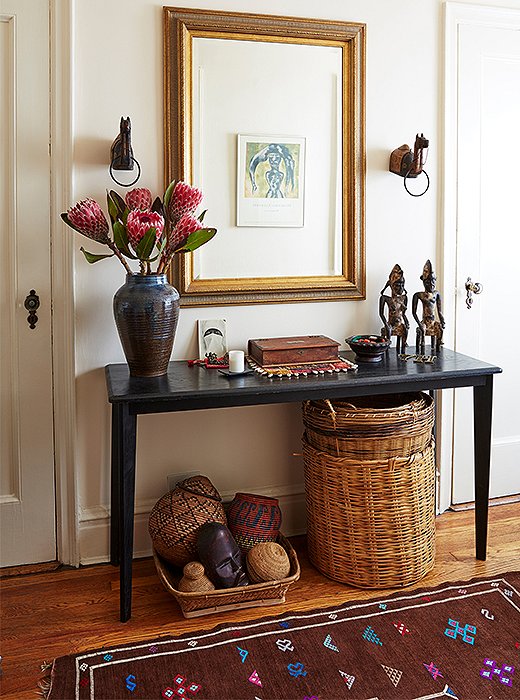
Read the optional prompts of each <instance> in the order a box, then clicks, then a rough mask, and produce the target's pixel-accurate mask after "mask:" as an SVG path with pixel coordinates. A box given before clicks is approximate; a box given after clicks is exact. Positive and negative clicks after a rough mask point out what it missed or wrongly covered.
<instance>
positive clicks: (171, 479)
mask: <svg viewBox="0 0 520 700" xmlns="http://www.w3.org/2000/svg"><path fill="white" fill-rule="evenodd" d="M199 474H200V472H184V474H168V476H167V477H166V483H167V485H168V491H173V489H174V488H175V487H176V486H177V484H178V483H179V481H184V479H189V478H190V476H198V475H199Z"/></svg>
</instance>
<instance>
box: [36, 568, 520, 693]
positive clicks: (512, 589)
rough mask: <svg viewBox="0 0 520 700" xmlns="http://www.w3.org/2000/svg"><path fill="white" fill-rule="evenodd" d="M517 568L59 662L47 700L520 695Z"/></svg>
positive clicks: (65, 658) (519, 575)
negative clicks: (502, 573)
mask: <svg viewBox="0 0 520 700" xmlns="http://www.w3.org/2000/svg"><path fill="white" fill-rule="evenodd" d="M519 588H520V572H516V573H510V574H505V575H499V576H497V577H496V578H487V579H479V580H473V581H470V582H465V583H453V584H444V585H441V586H439V587H437V588H433V589H431V590H429V589H421V590H418V591H411V592H408V593H407V592H404V591H402V592H400V593H398V594H394V595H392V596H387V597H381V598H379V599H377V600H371V601H368V602H355V603H344V604H342V605H338V606H337V607H334V608H328V609H326V610H319V611H318V610H314V611H310V612H306V613H286V614H284V615H279V616H278V617H269V618H263V619H259V620H254V621H251V622H244V623H240V624H226V625H220V626H219V627H215V628H214V629H213V630H210V631H204V632H200V633H197V632H193V633H190V634H187V635H183V636H180V637H175V638H169V639H165V638H162V639H158V640H156V641H147V642H143V643H140V644H132V645H128V646H120V647H114V648H106V649H102V650H100V651H92V652H85V653H81V654H77V655H75V656H64V657H61V658H58V659H56V660H55V662H54V664H53V669H52V684H51V688H50V692H49V695H48V697H49V698H50V699H51V700H57V699H60V700H62V699H67V700H70V699H76V700H83V699H87V698H88V699H89V700H90V699H94V700H101V699H102V698H104V699H106V700H115V699H116V698H125V699H126V698H131V699H132V700H134V699H135V700H137V699H138V698H146V699H149V698H159V699H160V698H166V699H167V700H178V699H179V698H185V699H186V698H187V699H189V700H209V699H210V698H215V699H217V698H218V700H232V699H233V698H238V699H240V700H273V699H276V700H293V699H294V700H330V699H334V700H336V699H341V700H345V699H346V700H361V699H363V700H368V699H371V700H391V699H396V700H397V699H399V700H408V699H410V700H411V699H414V700H430V698H451V699H452V700H455V699H456V698H458V700H478V699H479V698H482V699H485V700H488V699H489V698H509V700H513V698H520V674H518V675H517V676H516V677H515V667H518V666H520V594H519Z"/></svg>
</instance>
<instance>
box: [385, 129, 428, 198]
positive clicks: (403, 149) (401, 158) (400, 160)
mask: <svg viewBox="0 0 520 700" xmlns="http://www.w3.org/2000/svg"><path fill="white" fill-rule="evenodd" d="M428 146H429V141H428V139H427V138H425V136H424V134H421V135H419V134H417V135H416V137H415V144H414V149H413V153H412V150H411V148H410V146H408V144H406V143H405V144H403V145H402V146H399V148H396V149H395V151H392V153H391V154H390V168H389V169H390V172H391V173H395V175H399V176H400V177H402V178H404V180H403V184H404V188H405V190H406V191H407V192H408V194H409V195H410V196H411V197H422V196H423V194H426V192H427V191H428V189H429V187H430V178H429V177H428V173H427V172H426V170H424V169H423V166H424V163H425V162H426V157H425V155H424V151H425V150H427V149H428ZM421 174H422V175H424V176H425V177H426V189H425V190H424V191H423V192H419V193H418V194H414V193H413V192H410V190H409V189H408V186H407V184H406V181H407V180H408V178H416V177H419V175H421Z"/></svg>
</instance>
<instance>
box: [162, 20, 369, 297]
mask: <svg viewBox="0 0 520 700" xmlns="http://www.w3.org/2000/svg"><path fill="white" fill-rule="evenodd" d="M163 18H164V76H165V96H164V128H165V156H164V162H165V181H166V183H168V182H170V181H171V180H173V179H176V180H184V181H185V182H191V177H192V99H193V94H192V79H191V75H192V42H193V39H194V38H196V37H205V38H218V39H234V40H243V41H269V42H281V43H293V44H294V43H298V44H310V45H319V46H334V47H339V48H340V49H341V51H342V65H343V71H342V78H343V80H342V98H343V105H344V107H343V120H342V128H341V131H342V141H343V158H342V163H343V173H342V174H343V193H342V199H343V201H342V213H343V219H342V220H343V242H342V251H343V270H342V274H341V275H334V276H316V277H314V276H312V277H285V278H279V277H278V278H237V279H206V280H204V279H194V278H193V260H192V255H193V254H192V253H189V254H185V255H181V256H177V257H178V258H179V260H178V263H177V266H176V268H175V269H174V270H172V282H173V284H175V286H176V287H177V288H178V289H179V291H180V294H181V304H182V305H183V306H205V305H225V304H255V303H280V302H301V301H323V300H344V299H364V298H365V169H366V166H365V25H364V24H357V23H347V22H339V21H333V20H320V19H301V18H296V17H279V16H274V15H256V14H246V13H227V12H219V11H213V10H189V9H182V8H174V7H164V8H163Z"/></svg>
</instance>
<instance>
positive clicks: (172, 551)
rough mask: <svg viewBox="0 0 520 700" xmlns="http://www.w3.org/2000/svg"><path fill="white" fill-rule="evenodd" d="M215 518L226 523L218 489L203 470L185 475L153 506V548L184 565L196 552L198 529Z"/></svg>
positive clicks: (151, 532) (193, 557)
mask: <svg viewBox="0 0 520 700" xmlns="http://www.w3.org/2000/svg"><path fill="white" fill-rule="evenodd" d="M211 521H215V522H218V523H222V524H223V525H226V514H225V512H224V506H223V505H222V499H221V497H220V494H219V492H218V491H217V489H216V488H215V487H214V486H213V484H212V483H211V481H210V480H209V479H208V478H207V477H206V476H203V475H202V474H199V475H197V476H192V477H189V478H188V479H184V481H181V482H180V483H179V484H177V486H176V487H175V488H174V489H173V491H170V492H169V493H165V494H164V496H162V497H161V498H160V499H159V500H158V501H157V503H156V504H155V505H154V507H153V508H152V511H151V513H150V518H149V521H148V532H149V533H150V537H151V540H152V544H153V547H154V549H156V550H157V551H158V552H159V554H160V555H161V556H162V557H163V558H164V559H166V560H167V561H169V562H171V563H172V564H175V565H176V566H184V564H187V563H188V562H189V561H191V560H192V559H195V558H196V556H197V530H198V529H199V527H200V526H201V525H204V523H207V522H211Z"/></svg>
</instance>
